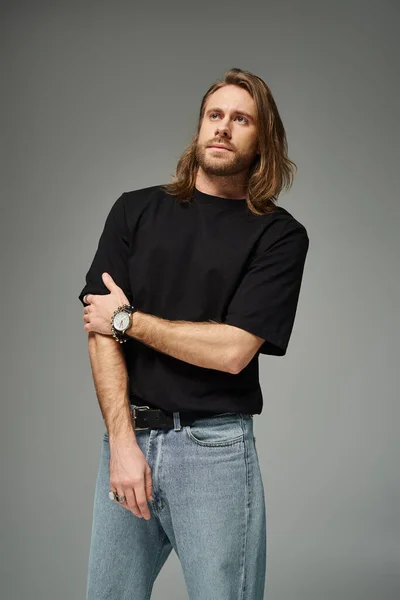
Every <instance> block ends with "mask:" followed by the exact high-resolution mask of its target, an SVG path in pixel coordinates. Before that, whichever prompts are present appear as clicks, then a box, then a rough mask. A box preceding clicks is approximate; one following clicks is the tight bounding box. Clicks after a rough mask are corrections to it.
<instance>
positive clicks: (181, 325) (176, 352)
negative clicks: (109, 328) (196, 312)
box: [126, 311, 251, 373]
mask: <svg viewBox="0 0 400 600" xmlns="http://www.w3.org/2000/svg"><path fill="white" fill-rule="evenodd" d="M126 333H127V334H128V335H129V336H130V337H133V338H135V339H137V340H139V341H140V342H142V343H144V344H146V345H148V346H150V347H152V348H155V349H156V350H158V351H159V352H163V353H164V354H168V355H170V356H173V357H174V358H178V359H179V360H183V361H186V362H188V363H190V364H192V365H196V366H199V367H205V368H208V369H217V370H219V371H225V372H227V373H235V372H236V371H235V368H236V365H237V364H238V363H239V361H240V357H239V353H238V351H237V348H238V347H239V346H240V345H242V346H243V343H242V344H241V342H242V340H243V337H242V336H241V333H240V331H239V329H237V328H235V327H231V326H230V325H225V324H224V323H216V322H191V321H169V320H168V319H162V318H160V317H156V316H154V315H149V314H147V313H143V312H141V311H137V312H134V313H133V315H132V326H131V327H130V329H128V330H127V331H126ZM250 350H251V349H250ZM250 358H251V354H250V353H249V356H248V360H250ZM246 359H247V357H246Z"/></svg>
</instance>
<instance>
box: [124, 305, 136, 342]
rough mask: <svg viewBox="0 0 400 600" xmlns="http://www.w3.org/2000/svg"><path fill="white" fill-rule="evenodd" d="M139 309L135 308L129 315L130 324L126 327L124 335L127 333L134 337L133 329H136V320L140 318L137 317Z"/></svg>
mask: <svg viewBox="0 0 400 600" xmlns="http://www.w3.org/2000/svg"><path fill="white" fill-rule="evenodd" d="M139 314H140V313H139V311H138V310H135V312H133V313H132V315H131V324H130V326H129V327H128V329H127V330H126V331H125V335H127V336H128V337H130V338H134V337H135V331H136V327H137V320H138V319H140V317H139Z"/></svg>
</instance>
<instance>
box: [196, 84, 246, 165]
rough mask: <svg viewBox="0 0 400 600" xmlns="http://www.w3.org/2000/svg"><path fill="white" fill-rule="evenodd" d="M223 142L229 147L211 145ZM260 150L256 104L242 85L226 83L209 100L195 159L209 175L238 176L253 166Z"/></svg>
mask: <svg viewBox="0 0 400 600" xmlns="http://www.w3.org/2000/svg"><path fill="white" fill-rule="evenodd" d="M213 144H223V145H225V146H227V147H228V150H225V149H221V148H220V149H218V148H215V147H211V146H212V145H213ZM256 153H257V129H256V107H255V103H254V100H253V98H252V97H251V96H250V94H249V93H248V92H247V90H244V89H243V88H240V87H238V86H236V85H226V86H224V87H222V88H220V89H219V90H217V91H216V92H214V93H213V94H212V95H211V96H210V97H209V98H208V99H207V102H206V106H205V110H204V116H203V120H202V122H201V127H200V131H199V138H198V142H197V146H196V158H197V160H198V163H199V165H200V167H201V168H202V169H203V171H204V172H205V173H207V174H208V175H218V176H225V177H226V176H229V175H236V174H238V173H240V172H242V171H245V170H247V169H249V168H250V167H251V165H252V164H253V161H254V158H255V156H256Z"/></svg>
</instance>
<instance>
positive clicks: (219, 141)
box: [207, 140, 233, 150]
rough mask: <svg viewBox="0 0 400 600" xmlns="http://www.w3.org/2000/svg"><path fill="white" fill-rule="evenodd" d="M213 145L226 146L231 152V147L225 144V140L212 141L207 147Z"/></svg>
mask: <svg viewBox="0 0 400 600" xmlns="http://www.w3.org/2000/svg"><path fill="white" fill-rule="evenodd" d="M214 144H222V146H226V147H227V148H229V150H233V148H232V146H231V145H230V144H227V143H226V141H225V140H212V141H211V142H208V144H207V146H213V145H214Z"/></svg>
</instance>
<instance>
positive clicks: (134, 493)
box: [110, 437, 153, 520]
mask: <svg viewBox="0 0 400 600" xmlns="http://www.w3.org/2000/svg"><path fill="white" fill-rule="evenodd" d="M110 490H112V491H114V492H116V493H117V494H118V496H125V498H126V500H125V502H118V504H120V505H121V506H123V507H124V508H126V509H127V510H131V511H132V512H133V514H134V515H135V516H136V517H139V518H142V517H144V518H145V519H146V520H149V519H150V518H151V517H150V510H149V507H148V504H147V502H148V501H151V500H152V491H153V482H152V479H151V469H150V467H149V464H148V462H147V460H146V458H145V456H144V454H143V452H142V451H141V449H140V448H139V445H138V443H137V441H136V440H135V439H134V438H131V437H129V438H128V439H127V438H126V437H121V438H115V439H114V440H112V441H111V440H110ZM114 502H117V501H116V500H114Z"/></svg>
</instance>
